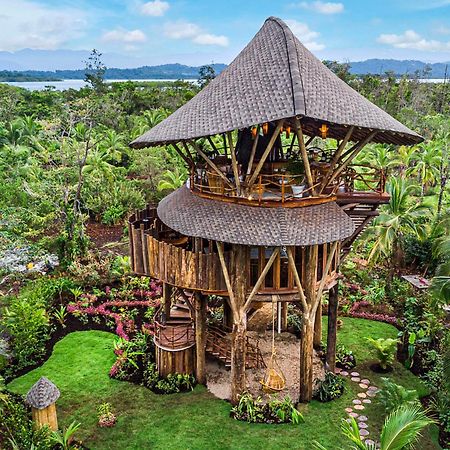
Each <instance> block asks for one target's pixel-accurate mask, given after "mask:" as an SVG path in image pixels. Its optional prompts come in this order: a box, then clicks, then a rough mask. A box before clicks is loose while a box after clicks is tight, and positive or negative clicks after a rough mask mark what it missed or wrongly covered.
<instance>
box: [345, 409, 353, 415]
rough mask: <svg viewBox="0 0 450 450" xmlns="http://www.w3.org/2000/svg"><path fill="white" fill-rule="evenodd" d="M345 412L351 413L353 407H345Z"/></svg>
mask: <svg viewBox="0 0 450 450" xmlns="http://www.w3.org/2000/svg"><path fill="white" fill-rule="evenodd" d="M345 412H346V413H349V414H351V413H352V412H353V408H345Z"/></svg>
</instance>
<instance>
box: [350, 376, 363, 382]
mask: <svg viewBox="0 0 450 450" xmlns="http://www.w3.org/2000/svg"><path fill="white" fill-rule="evenodd" d="M351 380H352V381H354V382H355V383H359V382H360V381H361V378H359V377H351Z"/></svg>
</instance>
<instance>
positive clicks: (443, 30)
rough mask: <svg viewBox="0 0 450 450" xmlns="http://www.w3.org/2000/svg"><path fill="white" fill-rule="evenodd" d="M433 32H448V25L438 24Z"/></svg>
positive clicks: (449, 31) (449, 30) (449, 28)
mask: <svg viewBox="0 0 450 450" xmlns="http://www.w3.org/2000/svg"><path fill="white" fill-rule="evenodd" d="M434 32H435V33H437V34H444V35H445V34H450V27H447V26H445V25H439V26H438V27H437V28H436V29H435V30H434Z"/></svg>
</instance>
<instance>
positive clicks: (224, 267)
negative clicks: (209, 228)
mask: <svg viewBox="0 0 450 450" xmlns="http://www.w3.org/2000/svg"><path fill="white" fill-rule="evenodd" d="M216 244H217V252H218V254H219V260H220V264H221V266H222V273H223V278H224V279H225V285H226V286H227V291H228V296H229V298H230V302H229V304H230V308H231V311H232V312H233V317H237V316H238V315H239V311H238V310H237V306H236V303H235V301H234V293H233V287H232V286H231V280H230V274H229V273H228V267H227V265H226V263H225V256H224V254H223V243H222V242H218V241H216Z"/></svg>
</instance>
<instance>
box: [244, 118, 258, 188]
mask: <svg viewBox="0 0 450 450" xmlns="http://www.w3.org/2000/svg"><path fill="white" fill-rule="evenodd" d="M259 130H260V128H259V125H258V126H257V128H256V137H255V140H254V141H253V145H252V151H251V152H250V159H249V160H248V167H247V175H246V177H245V181H246V182H247V181H248V177H249V176H250V172H251V171H252V167H253V160H254V159H255V154H256V147H258V141H259Z"/></svg>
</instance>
